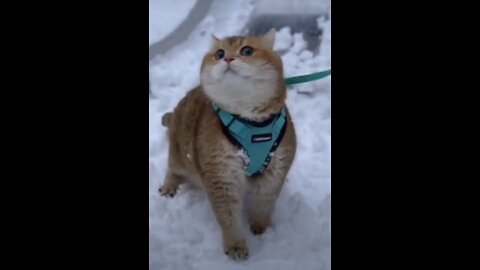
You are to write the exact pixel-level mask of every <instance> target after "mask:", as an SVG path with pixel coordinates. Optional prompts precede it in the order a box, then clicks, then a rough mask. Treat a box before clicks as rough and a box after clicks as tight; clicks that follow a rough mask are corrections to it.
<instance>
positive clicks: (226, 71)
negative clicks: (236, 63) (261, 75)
mask: <svg viewBox="0 0 480 270" xmlns="http://www.w3.org/2000/svg"><path fill="white" fill-rule="evenodd" d="M229 72H230V73H233V74H235V75H239V74H238V73H237V72H236V71H235V70H233V69H232V67H231V66H230V65H228V66H227V69H225V74H226V73H229Z"/></svg>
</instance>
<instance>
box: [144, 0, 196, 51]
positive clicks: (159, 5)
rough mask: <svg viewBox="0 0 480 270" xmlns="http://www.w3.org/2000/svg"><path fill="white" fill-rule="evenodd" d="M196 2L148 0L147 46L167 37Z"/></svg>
mask: <svg viewBox="0 0 480 270" xmlns="http://www.w3.org/2000/svg"><path fill="white" fill-rule="evenodd" d="M196 2H197V1H196V0H149V1H148V4H149V12H148V15H149V16H148V22H149V28H148V29H149V44H150V45H152V44H153V43H155V42H158V41H160V40H162V39H163V38H165V37H166V36H167V35H169V34H170V33H171V32H172V31H173V30H175V28H177V27H178V26H179V25H180V24H181V23H182V21H183V20H185V18H186V17H187V16H188V14H189V13H190V10H191V9H192V8H193V6H194V5H195V3H196Z"/></svg>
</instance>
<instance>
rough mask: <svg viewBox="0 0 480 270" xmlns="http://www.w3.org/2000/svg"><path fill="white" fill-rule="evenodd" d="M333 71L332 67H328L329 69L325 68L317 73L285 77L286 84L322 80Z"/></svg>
mask: <svg viewBox="0 0 480 270" xmlns="http://www.w3.org/2000/svg"><path fill="white" fill-rule="evenodd" d="M331 72H332V70H331V69H327V70H324V71H320V72H315V73H312V74H308V75H302V76H295V77H290V78H286V79H285V84H286V85H292V84H297V83H305V82H311V81H315V80H320V79H323V78H325V77H327V76H328V75H330V73H331Z"/></svg>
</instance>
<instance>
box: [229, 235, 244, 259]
mask: <svg viewBox="0 0 480 270" xmlns="http://www.w3.org/2000/svg"><path fill="white" fill-rule="evenodd" d="M225 255H227V256H228V257H230V258H232V259H234V260H246V259H247V258H248V247H247V241H246V240H245V239H243V240H240V241H237V242H235V243H232V244H230V245H227V246H226V247H225Z"/></svg>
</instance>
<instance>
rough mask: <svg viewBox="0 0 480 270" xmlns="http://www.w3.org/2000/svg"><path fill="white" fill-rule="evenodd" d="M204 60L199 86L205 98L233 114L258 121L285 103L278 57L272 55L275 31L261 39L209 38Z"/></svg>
mask: <svg viewBox="0 0 480 270" xmlns="http://www.w3.org/2000/svg"><path fill="white" fill-rule="evenodd" d="M212 39H213V41H212V48H211V49H210V51H209V52H208V53H207V54H206V55H205V57H204V58H203V63H202V67H201V76H200V77H201V84H202V88H203V89H204V91H205V93H206V94H207V96H209V97H210V99H212V100H213V101H214V102H215V103H217V104H218V105H219V106H221V107H223V109H226V110H228V111H230V112H231V113H234V114H239V115H241V116H243V117H245V118H249V119H257V120H258V119H261V118H265V117H267V116H269V115H270V114H271V113H275V112H278V110H280V108H281V106H283V104H284V102H285V95H286V91H285V85H284V83H283V67H282V60H281V58H280V56H279V55H278V54H277V53H275V52H274V51H273V44H274V40H275V30H274V29H272V30H270V31H269V32H268V33H267V34H265V35H264V36H259V37H255V36H233V37H227V38H224V39H218V38H216V37H214V36H212Z"/></svg>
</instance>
